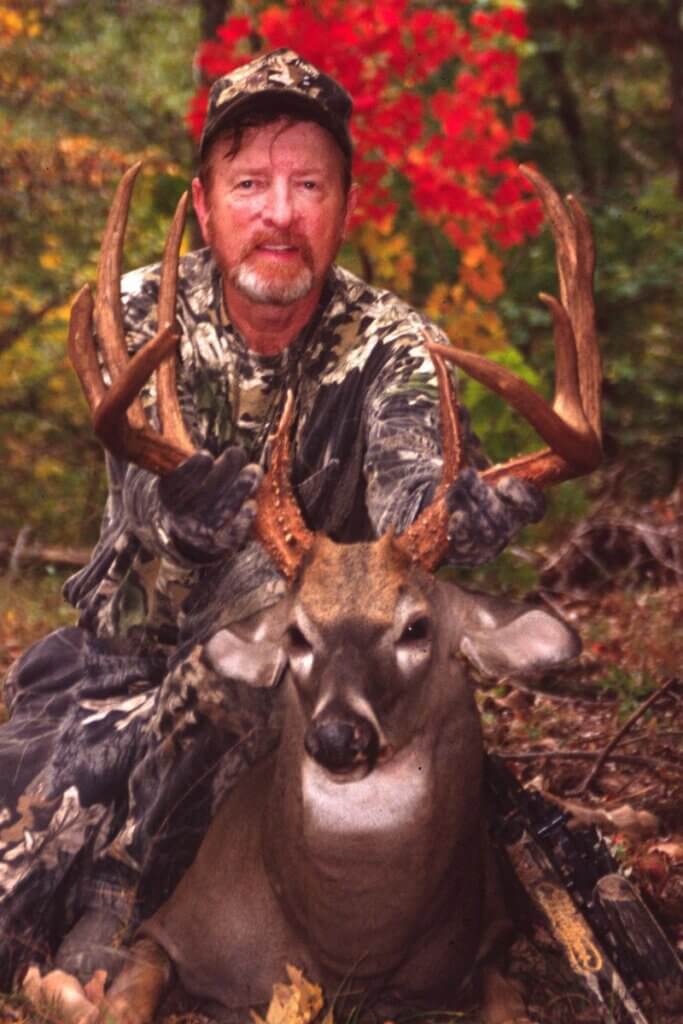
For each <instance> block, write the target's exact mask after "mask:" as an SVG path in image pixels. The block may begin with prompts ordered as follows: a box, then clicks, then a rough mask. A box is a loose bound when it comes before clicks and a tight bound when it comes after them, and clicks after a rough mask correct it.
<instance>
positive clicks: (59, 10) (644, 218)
mask: <svg viewBox="0 0 683 1024" xmlns="http://www.w3.org/2000/svg"><path fill="white" fill-rule="evenodd" d="M682 10H683V0H527V2H526V3H525V4H522V3H519V2H506V3H499V2H496V0H450V2H444V3H434V2H433V0H429V2H421V0H411V2H408V0H406V2H405V3H402V2H399V0H377V2H375V3H372V4H369V3H368V4H365V3H361V2H360V0H353V2H351V0H349V2H347V3H345V4H341V3H339V2H338V0H316V2H313V0H310V2H308V3H302V2H301V0H289V2H288V3H287V2H285V0H281V2H280V3H272V2H270V3H254V2H250V3H247V2H246V0H232V2H231V3H230V2H227V0H203V2H202V3H200V2H188V0H135V2H133V0H97V2H95V3H93V2H86V0H20V2H11V0H5V2H0V80H1V81H2V95H1V98H0V128H1V130H2V131H1V137H0V218H1V223H2V230H1V238H2V273H1V275H0V458H1V459H2V464H3V473H2V475H1V478H0V541H2V540H5V541H7V542H9V543H11V542H12V540H13V538H15V537H16V535H17V533H18V532H19V530H20V529H21V527H22V526H24V525H26V524H29V525H31V526H32V528H33V529H34V531H35V534H36V536H37V537H38V538H39V539H40V540H41V541H43V542H44V543H50V542H51V543H55V542H60V543H69V544H78V545H81V546H87V545H88V544H90V543H92V541H93V540H94V538H95V537H96V535H97V526H98V522H99V515H100V511H101V505H102V500H103V479H102V471H101V465H102V458H101V453H100V450H99V447H98V445H97V443H96V442H95V441H94V440H93V439H92V436H91V433H90V430H89V426H88V420H87V416H86V414H85V408H84V403H83V401H82V399H81V397H80V392H79V388H78V385H77V384H76V382H75V378H74V376H73V374H72V372H71V370H70V369H69V368H68V365H67V363H66V360H65V356H64V344H65V337H66V324H67V319H68V304H69V300H70V297H71V296H72V295H73V293H74V292H75V290H76V289H77V287H78V286H80V284H81V283H82V282H83V281H85V280H92V279H93V277H94V267H95V260H96V254H97V246H98V242H99V237H100V233H101V230H102V226H103V223H104V219H105V216H106V210H107V207H108V204H109V201H110V198H111V195H112V191H113V188H114V185H115V182H116V180H117V179H118V177H119V176H120V173H121V171H122V169H123V168H124V167H127V166H129V165H130V163H132V162H133V160H137V159H141V158H142V159H144V160H145V161H146V163H145V171H144V174H143V176H142V181H141V182H140V184H139V185H138V187H137V190H136V195H135V201H134V207H133V214H132V217H131V225H130V228H129V234H128V241H127V248H126V258H127V260H128V265H129V266H133V265H140V264H144V263H146V262H151V261H154V260H156V259H157V258H158V256H159V254H160V252H161V248H162V244H163V237H164V233H165V229H166V225H167V223H168V220H169V217H170V215H171V213H172V210H173V208H174V205H175V202H176V200H177V198H178V196H179V194H180V192H181V191H182V189H183V188H184V187H185V185H186V183H187V181H188V179H189V177H190V176H191V173H192V167H193V159H194V140H193V135H192V131H193V130H194V133H195V136H196V131H197V128H198V121H199V119H200V118H201V106H202V97H203V95H204V94H203V89H204V87H205V86H206V85H207V84H208V82H209V81H210V80H211V77H212V76H213V75H215V74H216V73H220V72H222V71H223V70H225V69H227V68H228V67H231V66H234V64H235V63H237V62H240V61H241V60H243V59H245V58H246V57H247V56H248V55H249V53H253V52H259V51H260V49H261V48H262V47H264V46H270V45H281V44H283V43H285V44H289V45H294V46H295V48H296V49H298V50H299V52H301V53H302V55H303V56H308V57H310V58H311V59H312V60H314V61H316V62H318V63H320V64H321V65H323V66H325V67H326V68H327V69H328V70H330V71H332V72H333V73H337V74H339V77H340V78H341V79H342V81H345V82H346V84H347V86H348V87H349V88H350V89H351V91H353V92H355V93H356V95H358V93H359V92H361V93H362V95H361V97H360V100H361V102H360V110H359V115H360V116H359V119H358V143H359V147H358V148H359V155H360V159H359V162H358V167H357V171H358V177H359V180H360V184H361V187H363V186H365V206H364V211H365V217H364V219H363V220H362V222H359V223H358V224H357V226H356V228H355V230H354V233H353V236H352V238H351V240H350V243H349V244H348V245H347V246H346V247H345V250H344V253H343V262H345V263H346V265H348V266H350V267H351V269H353V270H355V271H357V272H359V273H361V274H363V275H364V276H367V277H370V278H371V279H372V280H373V281H374V282H375V283H377V284H386V285H388V286H389V287H391V288H393V289H394V290H395V291H398V292H399V293H401V294H403V295H404V296H405V297H407V298H408V299H409V300H410V301H413V302H415V303H417V304H418V305H420V306H422V307H423V308H425V309H427V311H428V312H429V314H430V315H431V316H433V317H435V318H436V319H438V320H439V321H440V322H441V323H442V324H443V326H444V327H445V329H446V330H448V332H449V333H450V335H451V336H452V337H453V339H454V340H458V342H459V343H461V344H463V343H464V344H466V345H469V346H471V347H475V348H478V349H479V350H480V351H485V352H486V353H487V355H490V356H491V357H493V358H497V359H500V360H502V361H504V362H506V363H507V364H508V365H510V366H512V367H513V368H515V369H517V370H518V372H521V373H523V374H524V375H525V376H526V377H527V378H528V379H529V380H530V381H531V382H533V383H534V384H535V385H539V382H540V386H541V387H545V388H546V391H547V390H549V388H550V386H551V380H552V361H553V354H552V344H551V342H550V337H551V335H550V326H549V318H548V316H547V313H546V312H545V310H544V308H543V307H542V306H541V305H540V304H539V303H538V301H537V299H536V295H537V293H538V291H541V290H544V291H551V292H552V291H555V289H556V284H555V271H554V263H553V253H552V244H551V241H550V239H549V237H548V233H547V231H545V229H542V228H541V227H540V218H539V217H538V210H537V208H536V207H535V204H534V201H533V200H531V199H530V196H529V194H528V192H526V191H524V189H523V186H522V185H521V184H520V179H519V177H518V176H516V175H515V174H514V164H515V163H516V162H517V161H520V160H524V161H528V162H534V163H536V164H537V165H538V167H539V168H540V169H541V170H542V171H543V172H544V173H545V174H546V175H547V177H549V178H550V180H551V181H553V182H554V184H555V185H556V186H557V187H558V189H559V190H560V191H562V192H568V191H573V192H574V193H576V194H577V195H579V196H580V197H581V199H582V201H583V202H584V203H585V205H586V206H587V208H588V210H589V213H590V216H591V218H592V221H593V225H594V229H595V233H596V238H597V244H598V275H597V280H596V285H597V300H598V326H599V330H600V338H601V344H602V347H603V352H604V355H605V370H606V386H605V416H606V427H607V441H608V455H609V462H608V466H607V470H608V473H607V474H603V475H602V476H601V477H600V478H599V480H598V483H596V482H595V481H593V482H592V483H591V484H590V485H589V486H590V488H591V490H590V491H588V492H587V491H586V490H585V488H584V486H583V485H565V486H564V487H563V488H560V489H559V490H560V494H559V496H558V497H556V498H554V506H553V512H552V514H551V516H550V518H549V519H548V521H547V522H546V524H545V526H544V530H545V531H546V532H547V531H552V529H553V526H554V525H555V524H557V525H560V524H562V523H563V522H564V521H565V520H566V517H567V516H568V515H570V514H571V515H574V514H575V513H576V511H577V509H584V510H585V509H587V508H589V503H590V500H591V494H592V493H593V492H594V491H595V489H596V487H597V486H598V484H599V483H600V481H603V482H604V480H605V479H607V477H608V476H609V475H610V472H611V479H613V478H614V477H615V474H616V470H617V469H618V470H619V479H620V480H621V481H622V482H623V483H622V486H624V487H626V486H628V489H629V492H630V494H631V496H632V497H634V498H636V499H638V500H643V501H645V500H649V499H651V498H652V497H655V496H657V495H665V494H667V493H670V492H671V490H672V489H674V488H675V487H676V486H677V485H678V483H679V481H680V477H681V448H682V441H683V438H682V436H681V435H682V434H683V430H682V429H681V411H682V407H683V356H682V355H681V342H680V339H681V337H682V336H683V301H682V300H681V298H680V295H679V292H680V290H681V284H682V283H683V281H682V277H683V230H682V229H683V62H682V61H681V54H682V53H683V27H682V21H681V17H682V13H681V12H682ZM226 19H228V20H227V21H226ZM306 19H307V20H306ZM316 26H317V28H316ZM217 32H218V35H216V33H217ZM202 40H204V42H203V44H202ZM446 41H449V42H448V43H447V42H446ZM200 44H202V45H201V47H200ZM198 48H199V49H198ZM335 61H336V62H337V63H336V64H335ZM326 62H327V63H326ZM374 100H376V101H377V104H376V105H374V106H373V102H374ZM195 237H196V236H195ZM186 244H192V235H191V232H188V241H187V243H186ZM465 390H466V400H467V401H468V403H469V404H470V406H471V407H472V408H473V411H474V414H475V420H476V425H477V428H478V430H479V432H480V433H481V435H482V436H483V439H484V442H485V444H486V447H487V449H488V450H489V451H490V452H491V454H492V456H493V457H494V458H500V457H501V456H504V455H509V454H512V453H513V452H514V451H515V450H516V449H517V448H518V447H519V446H520V445H523V444H525V443H533V441H532V440H531V439H530V438H529V437H528V436H527V432H526V430H525V428H524V427H523V425H521V424H519V423H518V422H517V421H516V419H515V418H514V417H512V416H511V415H510V414H509V413H508V412H507V411H505V410H504V409H502V408H501V406H500V404H499V403H498V402H497V401H496V400H494V399H493V398H491V397H490V396H488V395H486V394H484V393H482V392H481V390H480V389H478V387H477V386H476V385H470V384H467V385H466V386H465ZM639 467H644V470H643V471H642V472H636V469H638V468H639Z"/></svg>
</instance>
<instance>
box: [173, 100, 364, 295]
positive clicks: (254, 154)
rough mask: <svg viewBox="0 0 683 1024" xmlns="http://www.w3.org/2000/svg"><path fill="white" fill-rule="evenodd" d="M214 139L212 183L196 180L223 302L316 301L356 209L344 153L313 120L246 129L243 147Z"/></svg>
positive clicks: (204, 230) (198, 209) (201, 216)
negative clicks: (230, 151) (235, 297)
mask: <svg viewBox="0 0 683 1024" xmlns="http://www.w3.org/2000/svg"><path fill="white" fill-rule="evenodd" d="M226 148H227V144H226V143H222V142H221V140H220V139H218V140H217V141H216V143H214V146H213V150H212V152H211V155H210V159H211V172H212V173H211V184H210V187H209V188H208V189H204V188H203V187H202V184H201V182H200V181H199V180H198V179H195V181H194V182H193V198H194V205H195V211H196V213H197V216H198V219H199V223H200V226H201V230H202V234H203V236H204V240H205V242H207V244H208V245H210V246H211V249H212V251H213V253H214V257H215V259H216V262H217V263H218V266H219V267H220V270H221V273H222V275H223V283H224V289H225V295H226V300H227V302H228V306H229V305H230V296H231V293H233V291H234V292H237V293H239V295H240V297H241V298H242V299H244V298H246V299H248V300H250V301H251V302H254V303H258V304H270V305H275V306H289V305H291V304H293V303H296V302H299V301H304V302H310V301H311V300H315V301H317V298H318V295H319V293H320V290H321V288H322V285H323V282H324V279H325V275H326V273H327V270H328V269H329V267H330V265H331V263H332V262H333V260H334V258H335V256H336V254H337V251H338V249H339V246H340V244H341V241H342V238H343V236H344V232H345V230H346V227H347V223H348V219H349V216H350V212H351V204H350V203H349V202H348V201H347V199H348V197H347V196H346V195H345V194H344V189H343V185H342V157H341V153H340V152H339V150H338V148H337V145H336V143H335V142H334V140H333V138H332V136H331V135H329V133H328V132H326V131H325V129H324V128H321V127H320V126H319V125H317V124H315V123H314V122H309V121H296V122H294V123H290V122H288V121H285V120H279V121H275V122H273V123H272V124H269V125H265V126H264V127H259V128H251V129H247V131H246V132H245V134H244V137H243V140H242V146H241V148H240V150H239V152H238V153H237V154H236V155H235V156H234V157H232V158H228V157H226V156H225V155H224V151H225V149H226Z"/></svg>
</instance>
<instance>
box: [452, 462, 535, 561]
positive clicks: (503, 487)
mask: <svg viewBox="0 0 683 1024" xmlns="http://www.w3.org/2000/svg"><path fill="white" fill-rule="evenodd" d="M446 506H447V508H448V512H449V519H448V538H449V548H448V558H449V561H451V562H453V563H454V564H455V565H461V566H463V567H465V566H474V565H483V564H484V563H485V562H490V561H491V560H492V559H494V558H495V557H496V555H499V554H500V552H501V551H502V550H503V548H504V547H505V545H506V544H507V543H508V542H509V541H510V539H511V538H512V537H513V536H514V535H515V533H517V531H518V530H520V529H521V528H522V527H523V526H527V525H528V524H529V523H535V522H538V520H539V519H541V518H542V516H543V513H544V512H545V498H544V497H543V492H542V491H540V490H539V488H538V487H535V486H534V485H533V484H529V483H527V482H526V481H524V480H519V479H518V478H517V477H513V476H509V477H504V478H503V479H502V480H501V481H500V482H499V483H497V484H495V485H493V486H492V485H490V484H487V483H486V482H485V481H484V480H482V478H481V477H480V476H479V474H478V473H477V471H476V470H475V469H471V468H468V469H464V470H463V471H462V472H461V473H460V474H459V476H458V479H457V480H455V481H454V483H453V484H452V485H451V487H450V489H449V491H448V494H447V496H446Z"/></svg>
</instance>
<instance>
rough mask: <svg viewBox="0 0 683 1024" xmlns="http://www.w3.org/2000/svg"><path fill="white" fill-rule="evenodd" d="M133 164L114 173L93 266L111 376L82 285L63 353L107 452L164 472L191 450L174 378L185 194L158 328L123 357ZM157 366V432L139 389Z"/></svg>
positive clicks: (169, 250)
mask: <svg viewBox="0 0 683 1024" xmlns="http://www.w3.org/2000/svg"><path fill="white" fill-rule="evenodd" d="M141 166H142V165H141V164H140V163H137V164H134V166H133V167H131V168H130V169H129V170H128V171H126V173H125V174H124V176H123V178H122V179H121V181H120V183H119V186H118V188H117V190H116V195H115V196H114V202H113V203H112V207H111V210H110V212H109V217H108V219H107V226H106V228H105V231H104V237H103V239H102V246H101V249H100V259H99V263H98V269H97V300H96V302H95V303H94V315H95V323H96V326H97V332H98V336H99V338H100V344H101V350H102V355H103V357H104V361H105V363H106V366H107V369H108V371H109V375H110V377H111V382H112V383H111V386H110V387H109V388H107V386H106V385H105V383H104V381H103V379H102V372H101V370H100V365H99V360H98V356H97V349H96V346H95V343H94V338H93V329H92V321H93V299H92V294H91V291H90V288H89V286H88V285H85V286H84V287H83V288H82V289H81V290H80V292H79V293H78V295H77V296H76V299H75V301H74V303H73V306H72V308H71V320H70V324H69V358H70V359H71V362H72V365H73V367H74V369H75V370H76V373H77V374H78V376H79V378H80V381H81V386H82V388H83V391H84V393H85V397H86V399H87V402H88V405H89V406H90V410H91V412H92V416H93V427H94V430H95V434H96V435H97V437H98V438H99V439H100V441H101V442H102V443H103V445H104V446H105V447H106V448H108V449H109V450H110V451H111V452H113V453H114V454H117V455H123V456H124V457H125V458H127V459H129V460H130V461H131V462H134V463H136V464H137V465H139V466H142V467H143V468H145V469H149V470H150V471H151V472H153V473H167V472H169V471H170V470H172V469H175V468H176V467H177V466H179V465H180V463H181V462H182V461H183V460H184V459H186V458H187V457H188V456H189V455H192V454H193V453H194V451H195V448H194V446H193V445H192V442H191V440H190V438H189V436H188V434H187V431H186V429H185V426H184V424H183V420H182V415H181V412H180V407H179V405H178V398H177V392H176V384H175V349H176V346H177V343H178V337H177V334H176V332H175V328H174V319H175V300H176V279H177V266H178V253H179V249H180V242H181V239H182V234H183V227H184V224H185V213H186V209H187V194H185V195H183V196H182V198H181V199H180V202H179V203H178V206H177V209H176V213H175V217H174V218H173V223H172V225H171V229H170V231H169V235H168V240H167V242H166V247H165V249H164V257H163V261H162V265H161V281H160V285H159V324H160V328H159V331H158V333H157V335H156V336H155V337H154V338H153V339H152V340H151V341H150V342H148V344H146V345H144V346H143V348H142V349H140V351H139V352H137V353H136V355H134V356H133V357H132V358H129V356H128V351H127V348H126V340H125V333H124V328H123V314H122V311H121V294H120V280H121V265H122V255H123V239H124V235H125V230H126V222H127V219H128V210H129V207H130V197H131V193H132V190H133V185H134V183H135V178H136V177H137V174H138V172H139V170H140V167H141ZM157 367H159V372H158V374H157V378H158V379H157V405H158V409H159V420H160V425H161V432H159V431H157V430H154V429H153V428H152V427H151V426H150V425H149V423H148V421H147V416H146V414H145V411H144V408H143V406H142V402H141V401H140V399H139V398H138V397H137V396H138V394H139V392H140V389H141V388H142V386H143V385H144V383H145V382H146V380H147V379H148V377H149V376H150V375H151V374H152V373H153V371H154V370H155V369H157Z"/></svg>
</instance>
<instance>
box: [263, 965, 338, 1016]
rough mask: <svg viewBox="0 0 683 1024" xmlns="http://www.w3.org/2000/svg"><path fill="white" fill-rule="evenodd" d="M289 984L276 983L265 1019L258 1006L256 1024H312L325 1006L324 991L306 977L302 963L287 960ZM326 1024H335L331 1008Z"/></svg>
mask: <svg viewBox="0 0 683 1024" xmlns="http://www.w3.org/2000/svg"><path fill="white" fill-rule="evenodd" d="M287 976H288V978H289V984H288V985H286V984H284V983H283V982H278V983H277V984H276V985H274V986H273V995H272V998H271V1000H270V1005H269V1006H268V1010H267V1012H266V1016H265V1019H264V1018H263V1017H260V1016H259V1015H258V1014H257V1013H256V1012H255V1011H254V1010H252V1011H251V1019H252V1021H253V1022H254V1024H310V1021H312V1020H313V1018H314V1017H317V1015H318V1014H319V1013H320V1011H321V1010H322V1008H323V1001H324V1000H323V992H322V989H321V987H320V985H315V984H313V982H310V981H308V979H307V978H305V977H304V974H303V971H300V970H299V968H298V967H293V966H292V965H291V964H287ZM323 1024H333V1019H332V1012H331V1011H330V1012H329V1013H328V1014H327V1015H326V1017H325V1020H324V1021H323Z"/></svg>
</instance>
